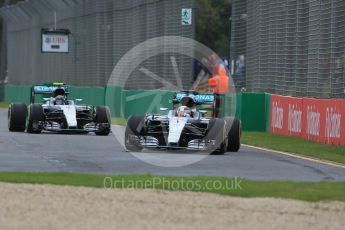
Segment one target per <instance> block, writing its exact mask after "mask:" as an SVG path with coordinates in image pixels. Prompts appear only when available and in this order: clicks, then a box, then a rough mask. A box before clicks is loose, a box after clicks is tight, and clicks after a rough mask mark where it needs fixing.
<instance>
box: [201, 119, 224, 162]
mask: <svg viewBox="0 0 345 230" xmlns="http://www.w3.org/2000/svg"><path fill="white" fill-rule="evenodd" d="M226 132H227V128H226V122H225V120H223V119H220V118H213V119H211V120H210V122H209V126H208V131H207V135H206V140H215V146H214V147H213V148H211V149H210V153H211V154H212V155H223V154H224V153H225V152H226V150H227V145H228V140H227V133H226Z"/></svg>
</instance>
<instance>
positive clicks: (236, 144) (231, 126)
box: [225, 117, 242, 152]
mask: <svg viewBox="0 0 345 230" xmlns="http://www.w3.org/2000/svg"><path fill="white" fill-rule="evenodd" d="M225 120H226V122H227V127H228V130H229V133H228V148H227V151H228V152H238V151H239V150H240V148H241V133H242V131H241V121H240V120H239V119H237V118H234V117H227V118H225Z"/></svg>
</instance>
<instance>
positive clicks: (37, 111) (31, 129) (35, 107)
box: [26, 104, 44, 134]
mask: <svg viewBox="0 0 345 230" xmlns="http://www.w3.org/2000/svg"><path fill="white" fill-rule="evenodd" d="M28 112H29V114H28V120H27V126H26V131H27V132H28V133H37V134H38V133H41V132H42V127H41V125H40V124H39V123H40V122H41V121H43V119H44V116H43V108H42V105H41V104H31V105H29V108H28Z"/></svg>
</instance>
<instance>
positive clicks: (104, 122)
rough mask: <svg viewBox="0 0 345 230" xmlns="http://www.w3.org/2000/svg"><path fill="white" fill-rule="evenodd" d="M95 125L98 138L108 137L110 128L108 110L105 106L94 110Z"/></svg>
mask: <svg viewBox="0 0 345 230" xmlns="http://www.w3.org/2000/svg"><path fill="white" fill-rule="evenodd" d="M95 123H97V124H99V130H98V131H96V132H95V134H96V135H98V136H108V135H109V133H110V127H111V116H110V110H109V108H108V107H107V106H97V107H96V108H95Z"/></svg>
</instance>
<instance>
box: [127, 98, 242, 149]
mask: <svg viewBox="0 0 345 230" xmlns="http://www.w3.org/2000/svg"><path fill="white" fill-rule="evenodd" d="M218 97H220V95H217V94H197V93H195V92H189V91H185V92H179V93H176V94H175V96H174V98H173V100H172V102H173V108H172V110H170V111H168V109H167V108H161V111H166V112H167V114H166V115H154V114H152V115H146V116H130V117H129V119H128V122H127V126H126V131H125V146H126V148H127V150H129V151H141V150H142V149H143V148H155V149H182V150H195V151H206V152H208V153H211V154H224V153H225V152H228V151H229V152H237V151H238V150H239V149H240V146H241V142H240V139H241V122H240V120H239V119H237V118H234V117H224V118H219V117H217V111H219V108H218V107H219V106H220V105H219V101H220V100H219V98H218ZM205 105H209V106H210V107H211V108H212V109H211V111H207V110H202V109H201V108H202V107H203V106H204V107H205ZM208 112H210V113H211V112H212V116H211V117H206V115H207V113H208Z"/></svg>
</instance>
